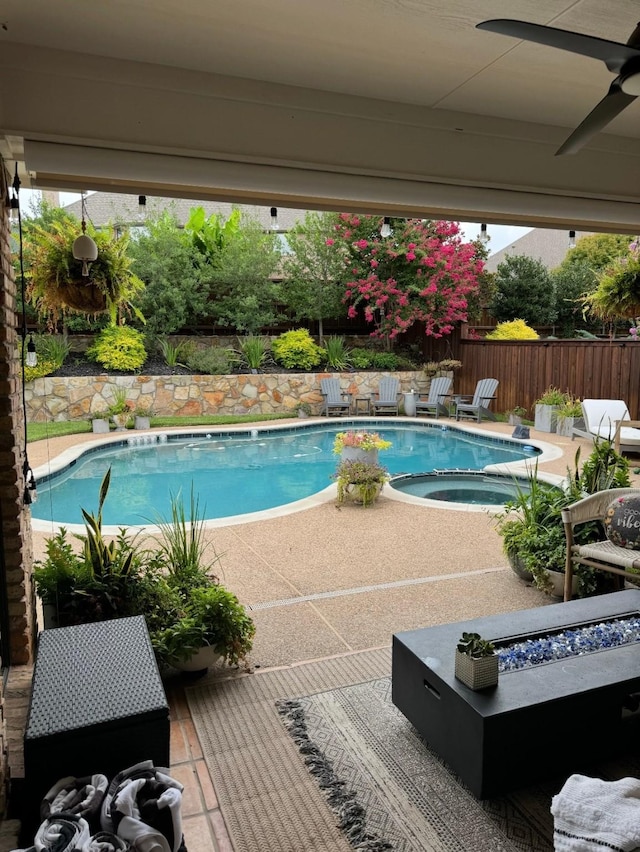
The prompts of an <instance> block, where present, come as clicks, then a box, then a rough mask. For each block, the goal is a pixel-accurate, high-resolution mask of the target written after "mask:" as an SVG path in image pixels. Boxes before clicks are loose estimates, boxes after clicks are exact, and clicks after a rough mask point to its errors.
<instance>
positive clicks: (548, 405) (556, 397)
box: [533, 385, 567, 432]
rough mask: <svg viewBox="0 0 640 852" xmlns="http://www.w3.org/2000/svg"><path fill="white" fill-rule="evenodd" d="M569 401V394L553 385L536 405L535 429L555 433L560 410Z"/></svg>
mask: <svg viewBox="0 0 640 852" xmlns="http://www.w3.org/2000/svg"><path fill="white" fill-rule="evenodd" d="M566 401H567V394H565V393H563V392H562V391H561V390H560V389H559V388H555V387H553V385H551V386H550V387H548V388H547V389H546V391H545V392H544V393H543V394H542V396H541V397H540V398H539V399H537V400H536V403H535V420H534V424H533V425H534V427H535V428H536V429H538V430H539V431H540V432H555V429H556V421H557V416H558V409H559V408H560V406H562V405H564V404H565V402H566Z"/></svg>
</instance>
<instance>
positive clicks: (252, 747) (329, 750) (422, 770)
mask: <svg viewBox="0 0 640 852" xmlns="http://www.w3.org/2000/svg"><path fill="white" fill-rule="evenodd" d="M390 666H391V663H390V651H389V650H388V649H383V650H378V651H370V652H363V653H357V654H349V655H346V656H343V657H337V658H334V659H330V660H322V661H318V662H314V663H307V664H301V665H297V666H291V667H289V668H286V669H280V670H277V671H272V672H265V673H264V674H254V675H250V676H247V677H241V678H235V679H232V680H226V681H219V682H207V681H205V682H201V683H200V684H199V685H197V686H194V687H192V688H190V689H188V690H187V697H188V701H189V706H190V708H191V712H192V715H193V719H194V723H195V725H196V729H197V731H198V734H199V737H200V741H201V743H202V747H203V750H204V753H205V759H206V761H207V765H208V767H209V770H210V772H211V777H212V780H213V783H214V787H215V789H216V793H217V795H218V799H219V802H220V807H221V809H222V813H223V816H224V818H225V822H226V824H227V828H228V830H229V833H230V835H231V839H232V841H233V844H234V850H235V852H254V850H255V852H264V850H267V849H268V850H273V852H348V850H354V849H358V850H366V852H382V850H384V849H390V850H396V852H469V850H474V852H514V850H517V852H550V850H553V842H552V837H553V821H552V816H551V813H550V810H549V808H550V805H551V797H552V796H553V795H554V794H555V793H557V792H558V790H559V789H560V787H561V786H562V784H563V783H564V781H565V780H566V779H565V777H562V778H556V779H551V780H549V781H548V782H545V783H544V784H539V785H533V786H531V787H528V788H526V789H525V790H519V791H516V792H514V793H511V794H510V795H508V796H504V797H501V798H496V799H491V800H485V801H479V800H478V799H476V798H475V797H474V796H473V795H472V794H471V793H469V792H468V791H467V790H466V788H465V787H464V786H463V785H462V784H461V783H460V782H459V781H458V780H457V779H456V777H455V776H454V775H453V774H451V772H449V770H448V769H447V767H446V765H445V764H444V763H443V762H442V761H441V760H440V759H439V758H438V757H437V756H436V755H434V754H433V752H431V751H430V750H429V748H428V747H427V746H426V744H425V742H424V741H423V740H422V739H421V737H420V735H419V734H418V733H417V731H416V730H415V729H414V728H413V726H412V725H411V724H410V723H409V722H408V721H407V720H406V719H405V717H404V716H403V715H402V714H401V713H400V712H399V711H398V710H397V709H396V708H395V707H394V706H393V704H392V703H391V680H390V677H389V673H390ZM522 736H526V731H523V732H522ZM508 747H509V744H508V743H505V748H508ZM586 770H587V767H581V769H580V771H582V772H584V773H585V774H589V772H588V771H586ZM639 771H640V761H638V759H637V755H636V756H635V757H629V758H628V759H626V760H625V761H618V762H616V763H612V764H611V765H607V766H599V767H598V774H599V775H600V777H603V778H608V779H609V780H614V779H615V778H620V777H624V776H625V775H637V774H638V772H639ZM593 774H596V773H595V772H594V773H593Z"/></svg>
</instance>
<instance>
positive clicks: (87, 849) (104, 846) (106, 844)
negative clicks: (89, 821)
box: [82, 831, 130, 852]
mask: <svg viewBox="0 0 640 852" xmlns="http://www.w3.org/2000/svg"><path fill="white" fill-rule="evenodd" d="M129 849H130V846H129V844H128V843H127V841H126V840H122V838H120V837H117V836H116V835H115V834H111V832H110V831H97V832H96V833H95V834H94V835H92V836H91V837H90V838H89V839H88V840H87V842H86V843H85V845H84V846H83V847H82V852H128V850H129Z"/></svg>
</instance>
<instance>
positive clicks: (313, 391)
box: [25, 371, 430, 423]
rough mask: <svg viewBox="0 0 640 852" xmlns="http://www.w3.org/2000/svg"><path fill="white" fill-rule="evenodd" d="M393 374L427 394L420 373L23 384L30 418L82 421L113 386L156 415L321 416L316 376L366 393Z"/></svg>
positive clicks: (103, 404) (403, 387) (105, 401)
mask: <svg viewBox="0 0 640 852" xmlns="http://www.w3.org/2000/svg"><path fill="white" fill-rule="evenodd" d="M388 375H392V376H397V378H398V379H399V380H400V391H401V392H403V393H404V392H408V391H410V390H417V391H420V392H421V393H426V392H427V391H428V389H429V384H430V379H429V378H428V377H427V375H426V374H425V373H424V372H423V371H416V372H395V373H373V372H372V373H258V374H243V375H230V376H144V375H141V376H117V377H116V376H108V375H99V376H92V377H84V376H82V377H80V376H78V377H73V378H51V377H45V378H43V379H36V380H35V381H33V382H29V384H28V385H27V386H26V388H25V398H26V404H27V418H28V420H29V421H31V422H37V423H42V422H49V421H52V420H82V419H84V420H86V419H89V418H90V416H91V415H92V414H94V415H95V414H96V413H99V412H101V411H104V410H105V409H106V408H108V407H109V406H110V405H111V404H112V403H113V402H114V393H115V390H116V388H126V390H127V398H128V401H129V402H130V403H131V406H132V407H140V408H150V409H151V410H152V413H153V414H154V415H156V416H158V415H160V416H171V415H175V416H194V415H202V414H234V415H237V414H252V413H253V414H279V413H282V412H283V411H291V412H292V413H295V410H296V406H297V405H298V403H300V402H308V403H309V404H310V406H311V409H312V413H313V414H320V410H321V405H322V396H321V395H320V379H322V378H330V377H335V378H339V379H340V385H341V387H342V389H343V390H344V391H349V392H351V393H353V394H354V397H357V396H363V397H365V396H369V395H370V394H372V393H375V392H376V391H377V389H378V385H379V383H380V379H381V378H382V376H388Z"/></svg>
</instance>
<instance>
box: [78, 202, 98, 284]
mask: <svg viewBox="0 0 640 852" xmlns="http://www.w3.org/2000/svg"><path fill="white" fill-rule="evenodd" d="M81 198H82V201H81V203H82V225H81V227H82V234H81V235H80V236H79V237H77V238H76V239H75V240H74V243H73V256H74V258H75V259H76V260H81V261H82V276H83V278H88V277H89V264H90V263H92V262H93V261H94V260H96V258H97V257H98V246H97V245H96V244H95V242H94V241H93V240H92V239H91V237H90V236H89V235H88V234H87V233H86V230H87V223H86V213H87V207H86V201H85V197H84V192H83V193H82V196H81Z"/></svg>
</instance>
